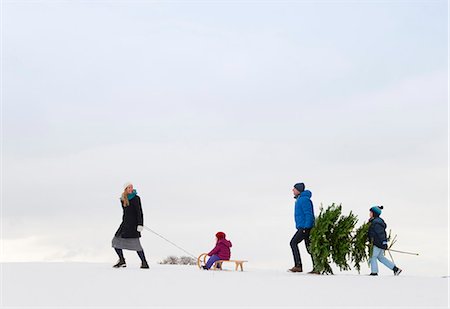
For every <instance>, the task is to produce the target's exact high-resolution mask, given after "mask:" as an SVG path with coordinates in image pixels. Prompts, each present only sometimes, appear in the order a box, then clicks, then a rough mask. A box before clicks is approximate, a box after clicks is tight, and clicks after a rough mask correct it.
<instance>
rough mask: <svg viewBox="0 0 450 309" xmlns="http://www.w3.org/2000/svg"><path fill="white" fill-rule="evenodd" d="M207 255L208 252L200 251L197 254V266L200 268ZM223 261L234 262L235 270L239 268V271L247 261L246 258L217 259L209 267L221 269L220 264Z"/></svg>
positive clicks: (204, 262)
mask: <svg viewBox="0 0 450 309" xmlns="http://www.w3.org/2000/svg"><path fill="white" fill-rule="evenodd" d="M207 257H208V253H202V254H200V255H199V257H198V258H197V266H198V268H202V265H205V264H206V258H207ZM225 262H231V263H234V264H235V270H236V271H237V270H238V269H239V268H240V269H241V271H244V263H245V262H248V261H246V260H218V261H216V262H215V263H214V264H213V266H212V267H211V269H214V270H221V269H222V264H223V263H225Z"/></svg>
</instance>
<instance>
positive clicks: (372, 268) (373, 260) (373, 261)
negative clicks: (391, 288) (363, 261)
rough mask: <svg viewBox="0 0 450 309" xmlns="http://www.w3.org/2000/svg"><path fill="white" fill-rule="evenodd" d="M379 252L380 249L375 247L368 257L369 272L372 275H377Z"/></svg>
mask: <svg viewBox="0 0 450 309" xmlns="http://www.w3.org/2000/svg"><path fill="white" fill-rule="evenodd" d="M381 252H382V249H380V248H378V247H377V246H373V251H372V256H371V257H370V272H371V273H372V274H378V263H377V259H378V256H379V255H380V253H381Z"/></svg>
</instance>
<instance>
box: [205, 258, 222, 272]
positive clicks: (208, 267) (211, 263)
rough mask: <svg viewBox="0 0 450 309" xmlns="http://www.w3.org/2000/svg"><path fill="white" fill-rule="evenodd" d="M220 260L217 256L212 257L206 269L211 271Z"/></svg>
mask: <svg viewBox="0 0 450 309" xmlns="http://www.w3.org/2000/svg"><path fill="white" fill-rule="evenodd" d="M218 260H220V258H219V257H218V256H217V255H213V256H211V257H210V258H209V259H208V261H207V262H206V265H205V266H206V268H207V269H210V268H211V266H213V265H214V263H215V262H217V261H218Z"/></svg>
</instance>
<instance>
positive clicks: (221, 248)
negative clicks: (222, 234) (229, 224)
mask: <svg viewBox="0 0 450 309" xmlns="http://www.w3.org/2000/svg"><path fill="white" fill-rule="evenodd" d="M231 246H232V244H231V241H229V240H226V239H219V240H218V241H217V243H216V246H215V247H214V249H212V250H211V252H209V253H208V255H209V256H213V255H217V256H218V257H219V259H221V260H229V259H230V257H231V251H230V248H231Z"/></svg>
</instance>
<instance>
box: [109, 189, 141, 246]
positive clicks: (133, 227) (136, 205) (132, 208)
mask: <svg viewBox="0 0 450 309" xmlns="http://www.w3.org/2000/svg"><path fill="white" fill-rule="evenodd" d="M129 202H130V205H128V206H127V207H124V206H123V203H122V209H123V216H122V223H121V224H120V226H119V229H118V230H117V232H116V236H117V237H122V238H139V237H141V233H140V232H138V231H137V226H138V225H144V215H143V214H142V206H141V199H140V197H139V196H137V195H136V196H135V197H133V198H132V199H131V200H130V201H129Z"/></svg>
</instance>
